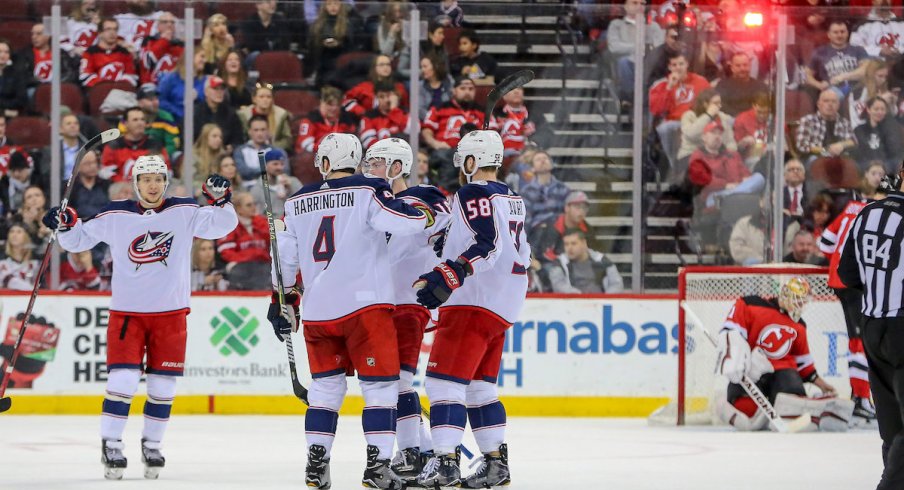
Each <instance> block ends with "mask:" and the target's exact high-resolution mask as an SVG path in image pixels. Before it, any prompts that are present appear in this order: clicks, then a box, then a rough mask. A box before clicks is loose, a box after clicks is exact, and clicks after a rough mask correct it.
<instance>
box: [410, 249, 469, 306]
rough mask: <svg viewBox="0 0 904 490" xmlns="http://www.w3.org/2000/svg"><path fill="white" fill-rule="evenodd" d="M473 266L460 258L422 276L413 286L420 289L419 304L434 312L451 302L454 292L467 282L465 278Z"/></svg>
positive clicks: (418, 293) (447, 261) (444, 263)
mask: <svg viewBox="0 0 904 490" xmlns="http://www.w3.org/2000/svg"><path fill="white" fill-rule="evenodd" d="M472 272H473V270H472V269H471V264H469V263H468V262H466V261H464V259H461V258H459V259H458V260H455V261H452V260H446V261H445V262H443V263H442V264H439V265H438V266H436V267H434V268H433V270H432V271H430V272H428V273H426V274H422V275H421V276H420V277H419V278H418V280H417V281H416V282H415V283H414V284H413V285H412V287H414V288H419V289H418V292H417V302H418V303H420V304H422V305H424V306H425V307H427V309H430V310H433V309H435V308H439V306H440V305H442V304H443V303H445V302H446V301H448V300H449V296H451V295H452V291H455V290H456V289H458V288H459V287H461V285H462V284H463V283H464V281H465V277H467V276H468V274H470V273H472Z"/></svg>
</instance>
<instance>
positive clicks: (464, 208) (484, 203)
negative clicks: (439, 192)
mask: <svg viewBox="0 0 904 490" xmlns="http://www.w3.org/2000/svg"><path fill="white" fill-rule="evenodd" d="M451 208H452V220H451V224H450V225H449V232H448V234H447V235H446V244H445V246H444V247H443V256H442V260H443V261H445V260H446V259H450V260H456V259H457V258H459V257H462V258H464V259H465V260H467V261H468V262H470V263H471V267H473V268H474V275H472V276H470V277H468V278H467V279H465V281H464V283H463V284H462V285H461V287H459V288H458V289H456V290H455V291H452V295H451V296H450V297H449V300H448V301H446V303H445V304H444V305H443V307H449V306H472V307H477V308H482V309H485V310H489V311H490V312H492V313H495V314H496V315H498V316H500V317H502V318H503V319H504V320H505V321H507V322H508V323H515V321H516V320H517V319H518V315H519V314H520V313H521V307H522V306H523V305H524V298H525V295H526V294H527V267H528V266H530V245H528V243H527V233H525V231H524V218H525V207H524V201H523V200H522V199H521V196H519V195H518V194H515V193H514V192H513V191H512V190H511V189H509V188H508V186H507V185H505V184H503V183H502V182H485V181H476V182H472V183H470V184H468V185H466V186H464V187H462V188H461V189H459V190H458V192H456V193H455V197H454V198H453V199H452V206H451ZM443 307H441V308H440V309H442V308H443Z"/></svg>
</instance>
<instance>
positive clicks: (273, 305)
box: [267, 289, 301, 342]
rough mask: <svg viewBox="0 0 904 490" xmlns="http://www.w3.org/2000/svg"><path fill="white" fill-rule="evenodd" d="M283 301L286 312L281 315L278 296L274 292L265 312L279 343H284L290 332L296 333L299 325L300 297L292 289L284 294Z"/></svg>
mask: <svg viewBox="0 0 904 490" xmlns="http://www.w3.org/2000/svg"><path fill="white" fill-rule="evenodd" d="M285 299H286V310H287V311H286V312H285V313H283V312H282V311H281V310H280V307H279V294H278V293H277V292H276V291H274V292H273V294H272V295H271V296H270V308H269V309H268V310H267V320H269V321H270V324H271V325H273V332H274V333H275V334H276V338H278V339H279V341H280V342H285V341H286V339H287V338H288V337H289V335H291V334H292V332H297V331H298V325H299V324H300V323H301V312H300V311H299V310H298V305H300V304H301V295H300V294H298V291H296V290H294V289H293V290H291V291H289V292H287V293H286V295H285Z"/></svg>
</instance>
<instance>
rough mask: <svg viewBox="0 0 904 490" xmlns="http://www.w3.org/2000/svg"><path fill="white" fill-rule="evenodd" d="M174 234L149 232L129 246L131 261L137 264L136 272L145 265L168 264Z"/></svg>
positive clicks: (169, 232)
mask: <svg viewBox="0 0 904 490" xmlns="http://www.w3.org/2000/svg"><path fill="white" fill-rule="evenodd" d="M173 238H175V237H174V235H173V232H171V231H168V232H165V233H164V232H159V231H148V232H147V233H145V234H144V235H141V236H139V237H137V238H135V239H134V240H132V243H131V244H129V260H131V261H132V262H134V263H135V270H138V268H139V267H141V266H142V265H143V264H150V263H152V262H162V263H163V265H167V264H166V259H167V257H169V254H170V250H171V249H172V248H173Z"/></svg>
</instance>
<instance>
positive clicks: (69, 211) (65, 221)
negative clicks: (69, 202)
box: [41, 206, 78, 232]
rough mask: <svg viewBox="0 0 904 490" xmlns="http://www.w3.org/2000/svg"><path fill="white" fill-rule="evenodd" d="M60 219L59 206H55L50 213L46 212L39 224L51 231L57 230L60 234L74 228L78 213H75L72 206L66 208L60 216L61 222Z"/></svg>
mask: <svg viewBox="0 0 904 490" xmlns="http://www.w3.org/2000/svg"><path fill="white" fill-rule="evenodd" d="M60 218H61V215H60V208H59V206H55V207H52V208H50V211H47V214H45V215H44V218H42V219H41V222H43V223H44V226H46V227H48V228H50V229H51V230H59V231H60V232H64V231H69V229H70V228H72V227H73V226H75V221H76V220H77V219H78V213H77V212H75V209H74V208H73V207H72V206H66V211H64V212H63V214H62V222H61V220H60Z"/></svg>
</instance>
